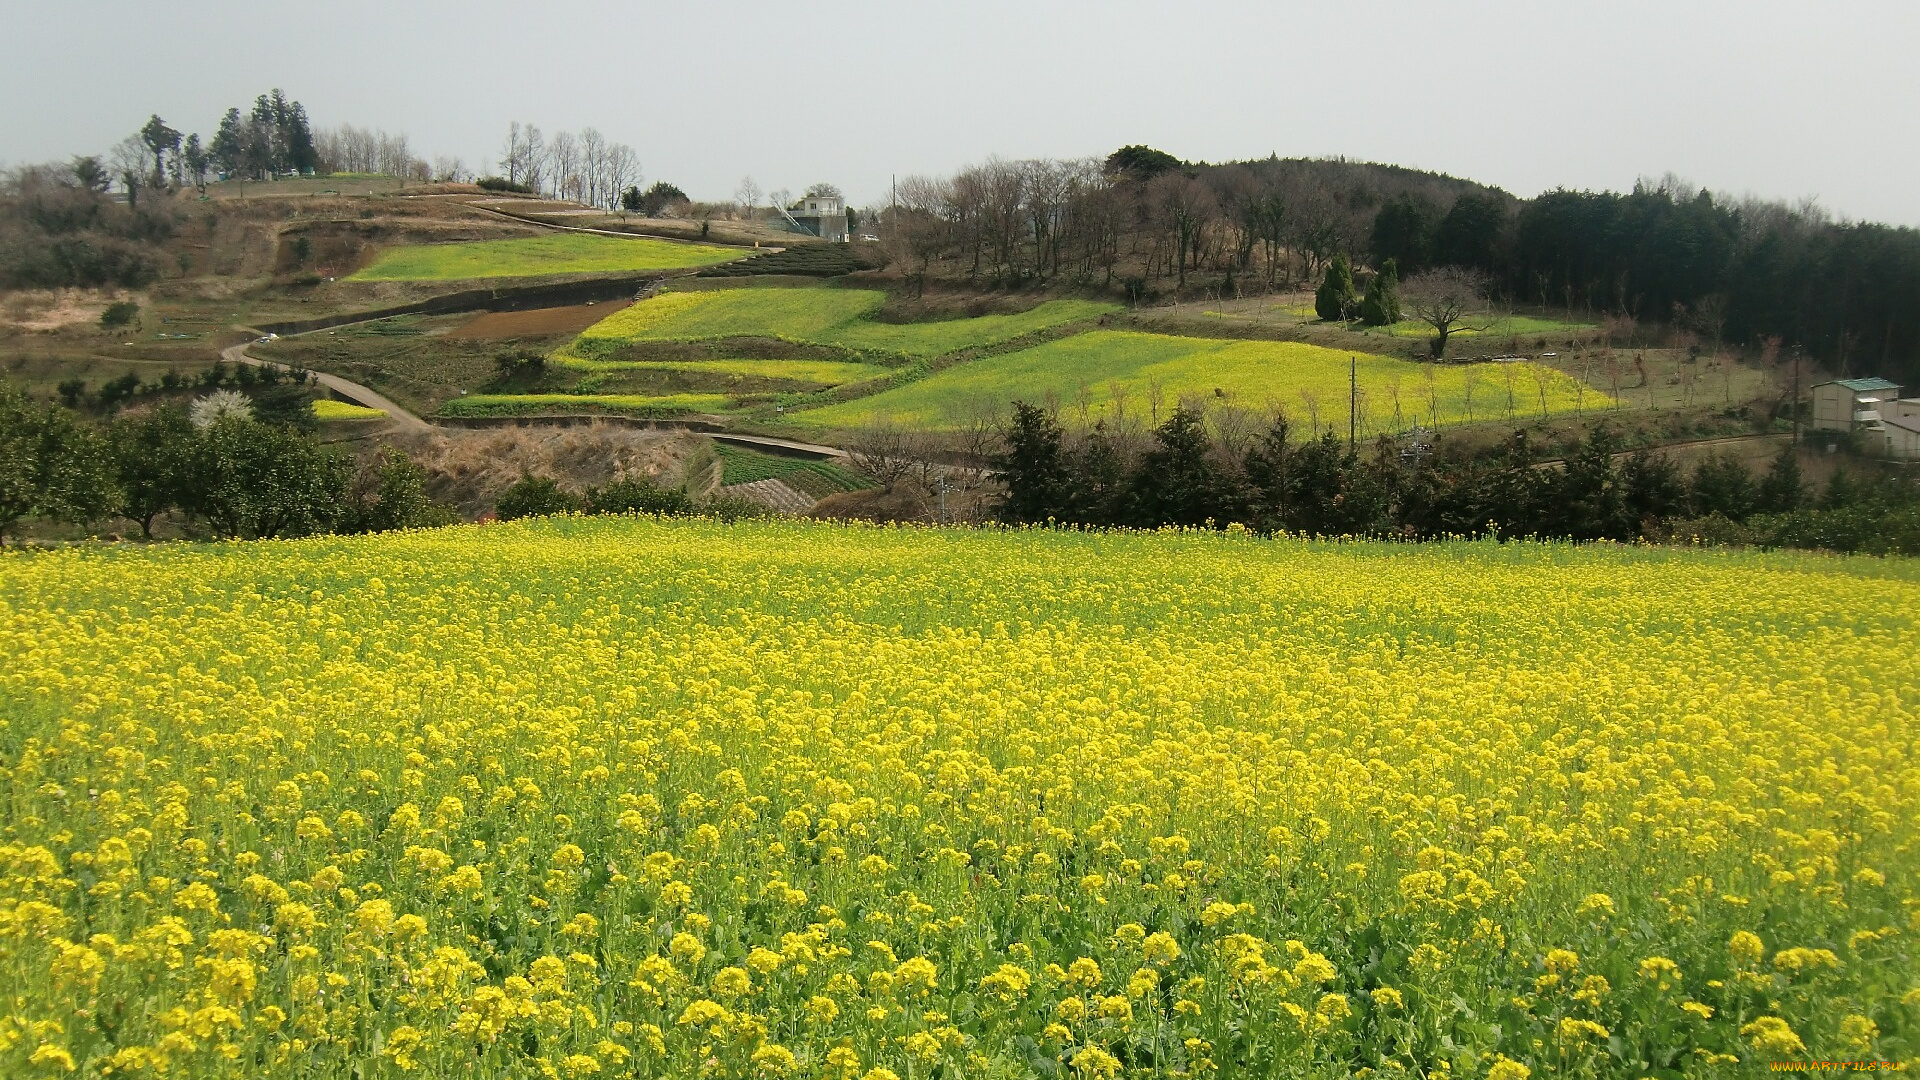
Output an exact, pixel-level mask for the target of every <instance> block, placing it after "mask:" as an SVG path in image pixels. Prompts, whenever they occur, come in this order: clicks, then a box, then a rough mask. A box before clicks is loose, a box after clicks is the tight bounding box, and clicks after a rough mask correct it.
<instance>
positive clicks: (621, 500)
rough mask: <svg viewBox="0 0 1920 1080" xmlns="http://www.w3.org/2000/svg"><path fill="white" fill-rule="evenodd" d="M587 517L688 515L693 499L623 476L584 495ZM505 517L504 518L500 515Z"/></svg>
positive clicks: (645, 479) (647, 480)
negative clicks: (602, 515)
mask: <svg viewBox="0 0 1920 1080" xmlns="http://www.w3.org/2000/svg"><path fill="white" fill-rule="evenodd" d="M587 512H588V513H590V514H691V513H693V499H691V498H690V497H688V495H687V493H686V492H685V491H682V490H680V489H679V488H663V487H661V486H660V485H659V484H656V483H654V481H653V479H652V478H651V477H645V476H624V477H621V478H620V479H618V480H615V481H614V482H613V483H611V484H608V485H607V486H606V487H604V488H597V489H592V490H589V491H588V492H587ZM503 516H504V515H503Z"/></svg>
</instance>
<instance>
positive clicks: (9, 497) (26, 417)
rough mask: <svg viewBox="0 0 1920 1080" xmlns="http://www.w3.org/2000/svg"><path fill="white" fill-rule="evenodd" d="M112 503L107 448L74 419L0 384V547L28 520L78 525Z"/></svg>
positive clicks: (110, 473)
mask: <svg viewBox="0 0 1920 1080" xmlns="http://www.w3.org/2000/svg"><path fill="white" fill-rule="evenodd" d="M112 502H113V476H112V470H111V468H110V466H109V463H108V456H107V448H106V446H105V444H104V443H103V442H102V440H101V439H100V438H99V436H97V435H95V434H94V433H93V432H92V431H91V430H89V429H88V428H87V427H85V426H84V425H82V424H81V423H80V420H79V417H77V416H75V415H74V414H73V413H72V412H70V411H68V410H66V409H63V408H61V407H59V406H57V405H47V406H44V407H42V406H37V405H35V404H34V403H33V402H31V401H29V400H27V398H26V395H24V394H22V393H20V392H19V391H18V390H15V389H14V388H13V387H11V386H8V385H6V384H4V383H0V543H4V542H5V539H6V536H7V534H8V533H10V532H13V531H15V530H16V529H18V527H19V525H20V523H21V522H23V521H25V520H27V519H28V518H36V517H38V518H46V519H48V520H51V521H64V522H72V523H81V522H87V521H92V520H94V519H96V518H98V517H100V516H101V515H103V514H105V513H106V512H107V510H108V509H109V508H110V507H111V505H112Z"/></svg>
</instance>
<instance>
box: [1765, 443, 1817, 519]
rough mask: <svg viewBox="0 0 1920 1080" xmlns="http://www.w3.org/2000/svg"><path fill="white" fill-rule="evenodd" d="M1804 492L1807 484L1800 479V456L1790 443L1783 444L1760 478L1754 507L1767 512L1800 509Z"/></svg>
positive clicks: (1776, 512) (1803, 499) (1781, 512)
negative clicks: (1765, 473) (1764, 474)
mask: <svg viewBox="0 0 1920 1080" xmlns="http://www.w3.org/2000/svg"><path fill="white" fill-rule="evenodd" d="M1806 494H1807V486H1806V484H1805V483H1804V482H1803V481H1802V480H1801V479H1800V457H1799V455H1798V454H1796V453H1794V448H1793V446H1792V445H1787V446H1783V447H1781V448H1780V453H1778V454H1776V455H1775V456H1774V459H1773V464H1772V465H1771V466H1769V467H1768V469H1767V475H1766V476H1764V477H1762V478H1761V480H1760V490H1759V491H1758V492H1757V493H1756V496H1755V500H1754V508H1755V509H1757V510H1759V511H1761V512H1763V513H1768V514H1788V513H1792V512H1793V511H1795V510H1798V509H1800V504H1801V503H1802V502H1804V501H1805V499H1806Z"/></svg>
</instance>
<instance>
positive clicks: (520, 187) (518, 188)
mask: <svg viewBox="0 0 1920 1080" xmlns="http://www.w3.org/2000/svg"><path fill="white" fill-rule="evenodd" d="M473 186H474V187H477V188H479V189H480V190H482V191H511V192H515V193H517V194H520V195H531V194H533V187H532V185H530V184H520V183H515V182H514V181H512V180H509V179H507V178H506V177H504V176H483V177H481V178H480V179H478V180H475V181H474V182H473Z"/></svg>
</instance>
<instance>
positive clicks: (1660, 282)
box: [884, 147, 1920, 383]
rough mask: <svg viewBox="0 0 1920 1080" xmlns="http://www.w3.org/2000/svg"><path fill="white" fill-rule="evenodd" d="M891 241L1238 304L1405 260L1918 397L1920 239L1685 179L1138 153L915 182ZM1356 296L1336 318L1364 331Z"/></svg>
mask: <svg viewBox="0 0 1920 1080" xmlns="http://www.w3.org/2000/svg"><path fill="white" fill-rule="evenodd" d="M885 219H886V220H885V228H884V231H885V235H886V239H887V240H888V242H889V249H890V252H891V254H892V257H893V259H894V261H895V263H896V264H897V265H898V266H900V267H902V268H904V269H905V270H906V272H907V273H908V274H909V275H911V276H916V277H919V276H925V275H929V274H945V275H952V276H964V277H968V278H972V279H977V280H984V281H987V282H995V283H1003V284H1004V283H1022V282H1047V281H1054V280H1066V281H1070V282H1073V283H1077V284H1084V285H1095V286H1100V287H1115V286H1126V287H1128V288H1129V289H1131V290H1135V291H1141V290H1149V289H1154V288H1165V287H1168V286H1171V287H1173V288H1190V287H1192V286H1193V285H1194V284H1196V283H1199V284H1204V286H1205V287H1206V288H1207V289H1209V290H1218V289H1224V290H1226V291H1229V292H1231V291H1235V290H1240V289H1244V288H1246V287H1248V286H1253V285H1265V286H1279V285H1286V284H1292V283H1297V282H1300V281H1311V282H1319V281H1321V280H1322V278H1323V276H1324V274H1325V272H1326V270H1327V268H1328V267H1329V266H1331V265H1332V264H1333V263H1334V261H1335V260H1336V259H1337V258H1344V259H1345V260H1346V261H1347V263H1348V264H1349V265H1350V266H1352V267H1353V268H1355V270H1356V271H1359V270H1360V269H1361V268H1363V267H1370V268H1372V269H1374V270H1380V269H1383V268H1384V267H1385V266H1386V264H1387V262H1388V261H1389V260H1391V261H1392V262H1393V263H1394V265H1395V267H1396V269H1397V273H1398V275H1400V276H1402V277H1406V276H1410V275H1415V274H1418V273H1419V272H1421V271H1423V270H1428V269H1431V268H1435V267H1450V268H1459V269H1464V270H1470V271H1475V272H1478V273H1480V274H1482V275H1484V276H1485V280H1486V281H1487V283H1488V284H1489V285H1490V286H1491V287H1492V288H1493V289H1494V290H1495V291H1496V293H1497V294H1499V295H1501V296H1504V297H1506V298H1509V299H1512V300H1515V301H1518V302H1523V303H1539V304H1543V305H1550V306H1555V307H1565V308H1571V309H1574V310H1577V311H1580V312H1583V313H1587V314H1590V315H1592V316H1595V317H1600V316H1618V317H1627V318H1632V319H1635V320H1640V321H1650V322H1675V323H1677V324H1679V325H1680V326H1681V327H1682V328H1684V329H1686V330H1689V331H1692V332H1695V333H1697V334H1699V335H1701V336H1703V337H1705V338H1710V339H1712V340H1714V341H1715V342H1716V343H1720V342H1727V343H1734V344H1746V345H1758V344H1759V343H1760V342H1762V341H1763V340H1767V339H1773V338H1778V339H1780V340H1781V341H1783V342H1784V343H1786V344H1787V345H1801V346H1804V347H1805V348H1806V349H1807V350H1808V351H1809V352H1810V353H1811V354H1812V355H1813V356H1814V357H1815V358H1817V359H1820V360H1822V361H1825V362H1826V363H1827V364H1828V365H1829V366H1831V367H1834V368H1836V369H1838V370H1839V371H1841V372H1842V373H1843V374H1866V373H1879V374H1883V375H1886V376H1887V377H1889V378H1893V379H1895V380H1897V381H1904V382H1908V383H1920V232H1917V231H1916V230H1913V229H1909V228H1893V227H1890V226H1885V225H1875V224H1866V223H1847V222H1835V221H1832V220H1830V219H1829V218H1828V217H1827V216H1826V215H1825V214H1823V213H1822V212H1820V211H1819V210H1818V209H1817V208H1813V207H1810V206H1803V207H1798V208H1795V207H1788V206H1785V205H1782V204H1778V203H1768V202H1762V201H1759V200H1754V199H1747V200H1740V201H1735V200H1729V199H1726V198H1724V197H1718V198H1717V197H1715V196H1714V195H1712V194H1711V193H1709V192H1705V191H1700V190H1697V189H1694V188H1692V187H1689V186H1688V185H1686V184H1684V183H1682V182H1679V181H1677V180H1673V179H1671V178H1669V179H1667V180H1664V181H1660V182H1657V183H1642V184H1640V185H1637V186H1636V187H1635V188H1634V190H1633V191H1631V192H1629V193H1626V194H1620V193H1615V192H1585V191H1566V190H1559V191H1552V192H1548V193H1546V194H1543V195H1540V196H1539V197H1537V198H1534V199H1528V200H1520V199H1516V198H1514V197H1512V196H1510V195H1508V194H1507V193H1505V192H1502V191H1499V190H1497V189H1493V188H1487V187H1482V186H1480V185H1476V184H1471V183H1468V182H1465V181H1459V180H1455V179H1452V178H1450V177H1444V176H1437V175H1433V174H1429V173H1419V172H1415V171H1413V170H1407V169H1399V168H1393V167H1389V166H1378V165H1362V164H1357V163H1351V162H1345V161H1301V160H1280V159H1277V158H1270V159H1268V160H1265V161H1254V162H1240V163H1233V164H1226V165H1204V164H1189V163H1184V162H1180V161H1178V160H1177V159H1174V158H1173V157H1171V156H1170V155H1167V154H1164V153H1161V152H1159V151H1155V150H1151V149H1149V148H1146V147H1127V148H1124V149H1122V150H1120V151H1118V152H1116V153H1115V154H1113V155H1111V156H1110V157H1109V158H1107V159H1106V160H1105V161H1093V160H1085V161H1000V160H989V161H987V162H986V163H984V164H981V165H976V166H972V167H969V168H967V169H963V170H961V171H960V172H959V173H957V174H955V175H954V176H952V177H947V178H931V177H911V178H908V179H906V180H903V181H901V183H900V184H899V186H898V195H897V197H896V198H895V199H893V200H892V201H891V204H890V206H889V207H888V210H887V213H886V214H885ZM1364 276H1365V277H1371V275H1364ZM1360 281H1361V278H1360V277H1356V278H1355V281H1354V284H1353V290H1352V291H1353V292H1354V293H1355V294H1356V295H1355V296H1353V297H1352V300H1353V302H1352V303H1350V304H1347V305H1344V306H1342V305H1336V306H1337V307H1340V312H1339V314H1340V315H1341V316H1342V317H1347V318H1351V317H1355V316H1357V315H1359V314H1360V312H1359V310H1358V299H1359V298H1358V296H1357V292H1358V290H1359V288H1360ZM1378 314H1381V312H1376V315H1378Z"/></svg>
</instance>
